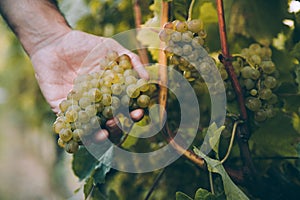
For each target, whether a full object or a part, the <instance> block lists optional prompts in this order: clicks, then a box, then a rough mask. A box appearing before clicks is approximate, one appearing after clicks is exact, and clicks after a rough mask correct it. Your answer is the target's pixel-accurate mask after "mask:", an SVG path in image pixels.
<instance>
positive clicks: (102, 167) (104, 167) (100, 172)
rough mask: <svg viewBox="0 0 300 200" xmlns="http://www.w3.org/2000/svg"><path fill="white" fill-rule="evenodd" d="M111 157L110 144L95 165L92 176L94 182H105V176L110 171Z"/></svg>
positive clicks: (111, 149)
mask: <svg viewBox="0 0 300 200" xmlns="http://www.w3.org/2000/svg"><path fill="white" fill-rule="evenodd" d="M112 159H113V146H111V147H110V148H109V149H108V150H107V151H106V152H105V153H104V154H103V155H102V156H101V158H100V159H99V164H98V165H97V166H96V167H95V171H94V174H93V178H94V181H95V184H101V183H104V182H105V176H106V174H107V173H108V172H109V171H110V169H111V165H112Z"/></svg>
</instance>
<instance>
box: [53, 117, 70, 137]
mask: <svg viewBox="0 0 300 200" xmlns="http://www.w3.org/2000/svg"><path fill="white" fill-rule="evenodd" d="M64 128H67V125H66V122H65V121H63V120H56V121H55V122H54V124H53V131H54V132H55V133H57V134H59V132H60V131H61V130H62V129H64Z"/></svg>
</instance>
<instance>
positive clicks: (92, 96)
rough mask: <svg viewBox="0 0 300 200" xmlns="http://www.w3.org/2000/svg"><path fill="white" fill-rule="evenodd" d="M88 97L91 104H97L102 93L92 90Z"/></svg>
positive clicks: (96, 89)
mask: <svg viewBox="0 0 300 200" xmlns="http://www.w3.org/2000/svg"><path fill="white" fill-rule="evenodd" d="M88 97H89V99H91V100H92V101H93V102H99V101H101V99H102V93H101V91H100V90H99V89H98V88H92V89H90V90H89V92H88Z"/></svg>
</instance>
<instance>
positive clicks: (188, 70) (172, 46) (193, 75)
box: [159, 19, 209, 81]
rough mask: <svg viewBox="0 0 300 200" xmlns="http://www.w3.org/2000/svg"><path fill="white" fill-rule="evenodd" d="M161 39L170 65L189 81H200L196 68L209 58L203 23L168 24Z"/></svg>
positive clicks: (182, 22)
mask: <svg viewBox="0 0 300 200" xmlns="http://www.w3.org/2000/svg"><path fill="white" fill-rule="evenodd" d="M159 37H160V39H161V41H163V42H165V43H166V47H165V52H166V54H167V57H168V58H169V61H170V64H171V65H173V66H174V67H175V69H176V70H178V71H180V72H181V73H182V74H183V75H184V77H185V78H186V79H187V80H188V81H194V80H195V79H198V78H199V73H198V71H197V70H196V68H195V67H197V66H199V67H200V65H201V63H200V62H201V61H202V59H203V58H204V57H206V56H207V52H206V50H205V49H204V48H203V45H204V39H205V38H206V32H205V30H204V29H203V22H202V21H201V20H199V19H194V20H190V21H179V20H175V21H173V22H168V23H166V24H165V25H164V29H163V30H162V31H160V33H159ZM206 67H209V66H205V65H202V66H201V68H203V69H204V68H206ZM204 70H205V69H204ZM206 70H207V69H206Z"/></svg>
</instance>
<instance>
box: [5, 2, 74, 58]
mask: <svg viewBox="0 0 300 200" xmlns="http://www.w3.org/2000/svg"><path fill="white" fill-rule="evenodd" d="M0 4H1V5H0V6H1V11H2V14H3V16H4V18H5V19H6V20H7V21H8V23H9V25H10V27H11V28H12V29H13V31H14V32H15V34H16V35H17V36H18V38H19V40H20V42H21V43H22V45H23V47H24V49H25V51H26V52H27V53H28V55H29V56H32V55H33V54H34V53H35V52H36V51H38V50H39V49H42V48H44V47H45V46H47V45H49V44H51V43H52V42H53V41H55V40H57V39H58V38H60V37H62V36H64V35H65V34H67V33H68V32H70V31H71V28H70V27H69V26H68V24H67V22H66V21H65V19H64V17H63V16H62V15H61V13H60V12H59V11H58V9H57V7H56V5H55V4H53V3H51V2H50V1H48V0H38V1H37V0H14V1H11V0H2V1H0Z"/></svg>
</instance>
